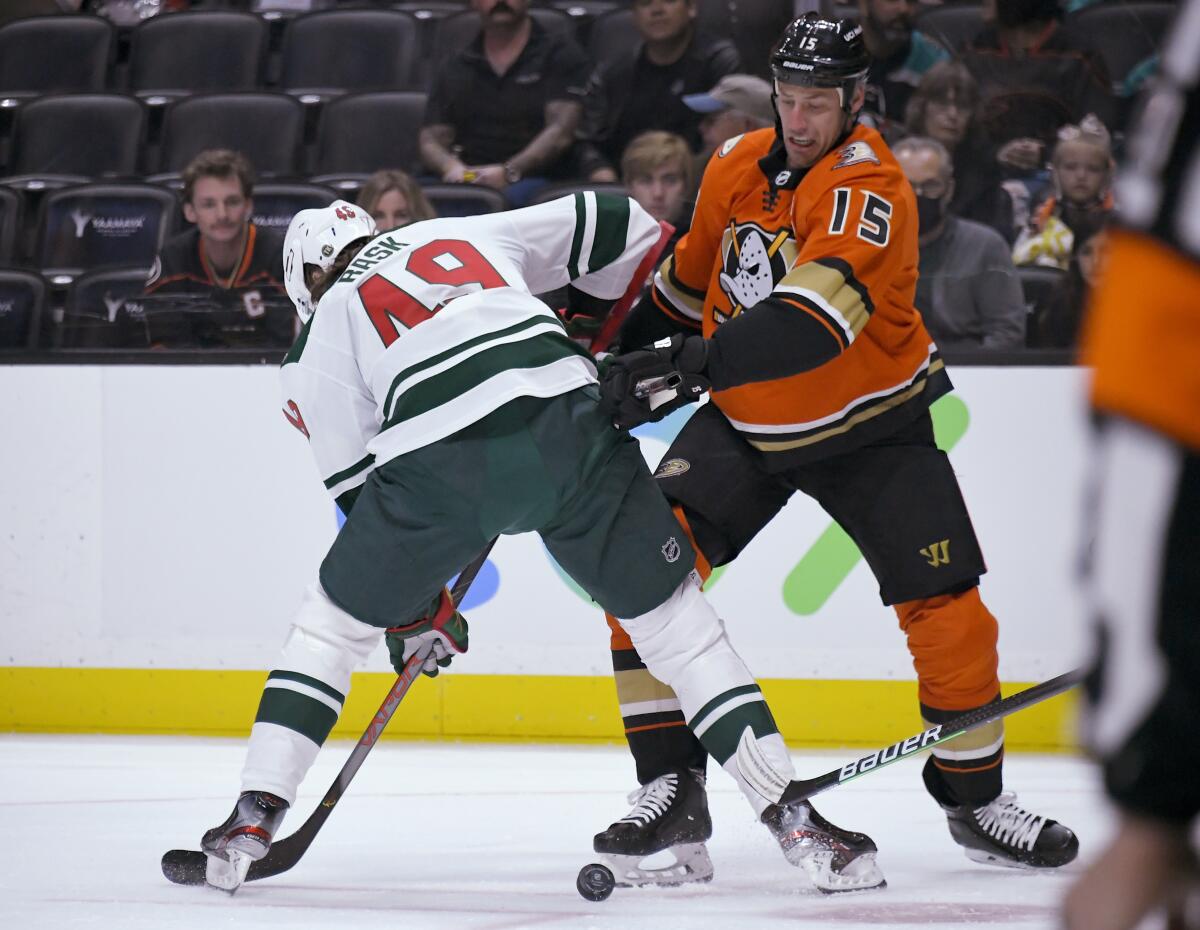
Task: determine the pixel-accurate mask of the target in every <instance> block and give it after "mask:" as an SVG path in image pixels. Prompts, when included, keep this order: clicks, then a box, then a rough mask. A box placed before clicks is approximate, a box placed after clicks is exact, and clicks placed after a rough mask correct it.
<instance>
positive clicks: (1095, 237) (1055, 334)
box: [1027, 213, 1109, 349]
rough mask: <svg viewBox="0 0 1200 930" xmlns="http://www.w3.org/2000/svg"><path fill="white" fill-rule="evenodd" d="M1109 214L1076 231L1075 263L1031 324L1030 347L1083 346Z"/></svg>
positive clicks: (1085, 221) (1082, 224)
mask: <svg viewBox="0 0 1200 930" xmlns="http://www.w3.org/2000/svg"><path fill="white" fill-rule="evenodd" d="M1108 217H1109V214H1107V213H1103V214H1098V215H1095V216H1092V217H1089V218H1088V219H1086V220H1084V221H1083V222H1081V223H1079V224H1078V225H1077V227H1076V229H1075V235H1074V248H1073V249H1072V252H1071V263H1070V265H1069V266H1068V267H1067V273H1066V274H1065V275H1064V276H1063V279H1062V281H1061V282H1060V283H1059V285H1058V287H1057V288H1056V289H1055V291H1054V292H1053V293H1052V294H1051V295H1050V297H1049V299H1048V300H1047V301H1046V306H1045V308H1044V309H1043V310H1042V311H1041V312H1039V313H1037V314H1035V315H1034V316H1033V318H1032V319H1031V320H1030V321H1029V338H1028V340H1027V344H1028V345H1029V346H1031V347H1034V348H1039V349H1073V348H1075V347H1076V346H1077V345H1078V344H1079V329H1080V324H1081V323H1082V321H1083V314H1084V309H1085V308H1086V306H1087V299H1088V295H1089V294H1090V293H1091V290H1092V287H1093V286H1094V285H1095V283H1096V279H1097V276H1098V271H1099V268H1100V263H1101V260H1102V258H1103V254H1104V243H1105V239H1106V230H1107V227H1108Z"/></svg>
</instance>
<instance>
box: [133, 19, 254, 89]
mask: <svg viewBox="0 0 1200 930" xmlns="http://www.w3.org/2000/svg"><path fill="white" fill-rule="evenodd" d="M266 47H267V27H266V24H265V23H264V22H263V20H262V19H260V18H259V17H257V16H254V15H253V14H251V13H239V12H236V11H233V10H213V11H196V12H183V13H172V14H171V15H170V16H154V17H151V18H150V19H147V20H143V21H142V22H141V23H140V24H139V25H138V26H137V27H136V28H135V29H134V30H133V32H132V35H131V37H130V53H129V89H130V91H131V92H133V93H134V94H136V95H137V96H139V97H149V98H153V97H174V96H180V95H183V94H193V93H216V92H218V91H232V90H254V89H255V88H257V87H258V86H259V85H260V84H261V82H262V69H263V61H264V57H265V54H266Z"/></svg>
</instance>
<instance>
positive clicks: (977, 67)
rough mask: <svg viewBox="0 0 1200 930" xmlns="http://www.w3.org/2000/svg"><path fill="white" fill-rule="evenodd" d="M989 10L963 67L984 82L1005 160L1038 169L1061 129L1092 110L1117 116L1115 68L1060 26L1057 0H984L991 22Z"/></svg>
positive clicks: (990, 120) (990, 121)
mask: <svg viewBox="0 0 1200 930" xmlns="http://www.w3.org/2000/svg"><path fill="white" fill-rule="evenodd" d="M989 7H990V8H991V10H992V11H994V13H993V15H992V16H991V18H990V25H989V26H987V27H985V28H984V30H983V31H982V32H980V34H979V35H977V36H976V37H975V39H974V40H973V41H972V42H971V43H970V45H969V46H968V48H967V50H966V51H965V52H964V54H963V63H964V64H966V66H967V68H968V69H969V70H970V71H971V73H972V74H973V75H974V76H975V79H976V80H977V81H978V82H979V86H980V91H981V96H982V98H983V103H984V111H985V112H984V120H985V123H986V124H987V125H988V126H989V128H990V130H991V131H992V133H993V136H994V142H995V143H996V144H997V146H998V151H997V158H998V159H999V161H1000V163H1001V164H1002V165H1005V166H1007V167H1008V168H1010V169H1012V170H1014V171H1016V172H1024V173H1029V172H1034V171H1036V170H1037V169H1039V168H1040V167H1041V166H1042V164H1043V163H1044V160H1045V150H1046V148H1047V144H1048V143H1049V142H1052V141H1053V138H1054V135H1053V134H1054V132H1055V131H1056V130H1057V129H1058V128H1059V126H1062V125H1063V124H1065V123H1067V122H1072V121H1074V122H1078V121H1079V120H1080V119H1082V118H1083V116H1084V115H1085V114H1087V113H1096V114H1099V116H1100V118H1101V119H1102V120H1104V121H1105V122H1107V121H1108V120H1109V119H1111V117H1112V114H1113V113H1114V101H1113V98H1112V93H1111V87H1110V83H1109V77H1108V70H1107V68H1106V67H1105V64H1104V59H1103V58H1102V57H1101V56H1100V54H1099V53H1098V52H1097V51H1096V49H1095V47H1094V46H1093V44H1092V43H1091V42H1090V41H1089V40H1088V38H1087V37H1086V36H1084V35H1081V34H1079V33H1078V32H1077V31H1076V30H1075V29H1074V28H1073V27H1071V26H1067V25H1064V24H1063V23H1062V22H1061V20H1060V15H1061V14H1060V10H1059V6H1058V0H985V3H984V9H985V19H988V18H989V16H988V12H987V11H988V10H989Z"/></svg>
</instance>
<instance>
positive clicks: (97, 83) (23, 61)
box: [0, 15, 117, 97]
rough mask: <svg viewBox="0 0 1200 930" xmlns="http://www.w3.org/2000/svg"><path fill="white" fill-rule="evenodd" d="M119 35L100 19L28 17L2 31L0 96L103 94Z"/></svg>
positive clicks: (78, 16) (1, 28)
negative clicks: (81, 92) (87, 92)
mask: <svg viewBox="0 0 1200 930" xmlns="http://www.w3.org/2000/svg"><path fill="white" fill-rule="evenodd" d="M116 45H117V30H116V28H115V27H114V26H113V24H112V23H110V22H109V21H108V20H107V19H103V18H101V17H99V16H86V15H74V16H30V17H27V18H25V19H17V20H13V21H12V22H9V23H7V24H5V25H4V26H2V27H0V97H32V96H37V95H39V94H47V93H64V92H68V91H98V90H103V89H104V87H105V83H106V81H107V78H108V68H109V66H110V65H111V64H112V61H113V56H114V53H115V49H116Z"/></svg>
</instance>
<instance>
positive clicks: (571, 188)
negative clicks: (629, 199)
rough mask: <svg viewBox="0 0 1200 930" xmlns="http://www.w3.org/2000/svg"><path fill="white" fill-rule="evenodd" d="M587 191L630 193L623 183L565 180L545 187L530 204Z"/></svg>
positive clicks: (624, 194)
mask: <svg viewBox="0 0 1200 930" xmlns="http://www.w3.org/2000/svg"><path fill="white" fill-rule="evenodd" d="M585 191H596V192H597V193H602V194H617V195H619V196H621V197H625V196H627V195H628V194H629V192H628V191H627V190H626V189H625V186H624V185H623V184H615V183H614V184H598V183H596V182H594V181H576V182H565V183H562V184H550V185H548V186H547V187H543V188H542V189H541V190H540V191H538V192H537V195H536V196H535V197H534V198H533V199H532V200H531V201H530V206H532V205H533V204H535V203H546V201H548V200H557V199H558V198H559V197H566V196H567V195H568V194H581V193H584V192H585Z"/></svg>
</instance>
